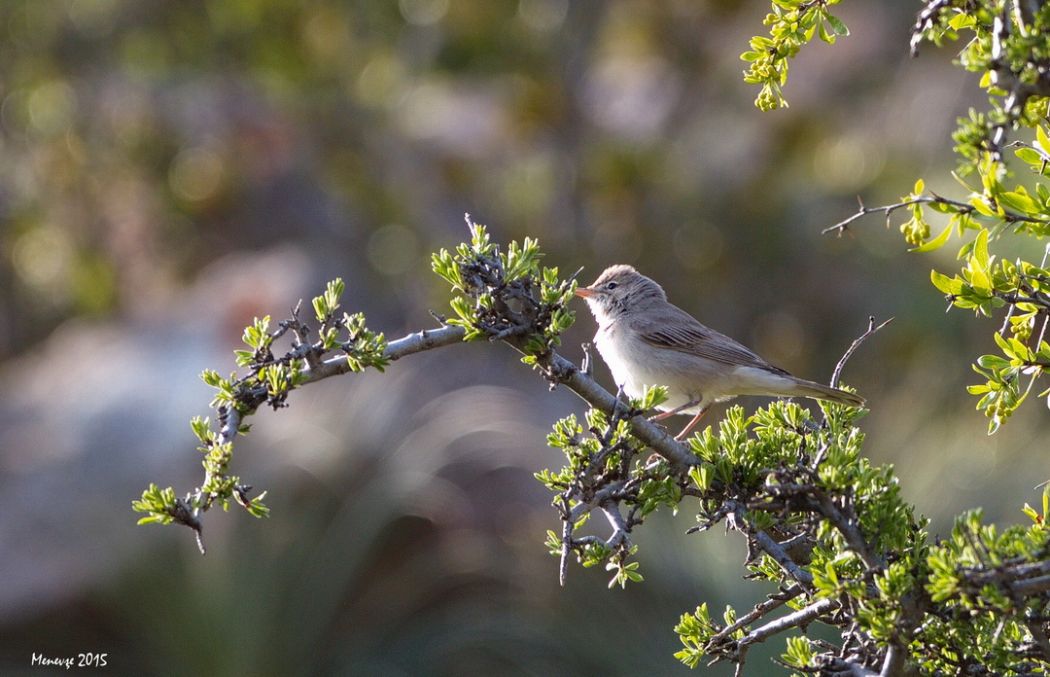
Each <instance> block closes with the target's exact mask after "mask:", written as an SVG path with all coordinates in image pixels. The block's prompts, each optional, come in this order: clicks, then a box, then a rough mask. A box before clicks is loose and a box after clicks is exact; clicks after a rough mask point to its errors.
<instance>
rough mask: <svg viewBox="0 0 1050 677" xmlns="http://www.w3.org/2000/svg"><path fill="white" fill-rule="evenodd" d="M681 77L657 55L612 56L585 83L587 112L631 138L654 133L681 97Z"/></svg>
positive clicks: (601, 124)
mask: <svg viewBox="0 0 1050 677" xmlns="http://www.w3.org/2000/svg"><path fill="white" fill-rule="evenodd" d="M679 80H680V79H679V77H678V76H677V75H676V74H675V73H674V72H673V71H672V70H671V69H669V68H668V67H667V64H666V63H664V62H663V60H661V59H658V58H656V57H636V56H626V55H625V56H616V57H612V58H609V59H607V60H605V61H604V62H602V63H601V64H599V65H598V67H597V68H596V69H594V72H593V75H591V76H590V77H589V78H588V80H587V82H586V84H585V90H584V101H585V102H586V110H587V113H588V115H589V116H590V117H591V119H593V120H594V121H595V122H596V123H597V124H599V125H600V126H602V127H605V128H606V129H608V130H610V131H613V132H616V133H619V134H621V135H623V136H626V137H628V138H632V139H646V138H650V137H653V136H655V135H657V134H659V132H660V130H661V128H662V126H663V124H664V121H665V120H666V119H667V116H668V115H669V114H670V112H671V110H672V109H673V108H674V104H675V102H676V101H677V100H678V95H679V91H680V89H681V86H680V82H679Z"/></svg>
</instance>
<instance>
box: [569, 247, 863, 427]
mask: <svg viewBox="0 0 1050 677" xmlns="http://www.w3.org/2000/svg"><path fill="white" fill-rule="evenodd" d="M575 294H576V296H579V297H581V298H583V299H584V300H585V301H586V302H587V305H588V307H589V308H590V310H591V313H592V314H593V315H594V318H595V320H597V322H598V332H597V333H596V334H595V336H594V343H595V345H596V346H597V348H598V352H599V354H601V356H602V359H603V360H604V361H605V363H606V364H607V365H608V366H609V369H610V371H612V375H613V378H614V379H615V380H616V384H617V385H618V386H620V387H622V388H623V391H624V392H625V393H626V394H627V395H628V396H630V397H633V398H640V397H642V396H643V394H644V393H645V389H646V387H647V386H652V385H662V386H666V387H667V396H668V397H667V400H666V401H664V402H663V403H662V404H660V405H659V406H657V407H656V409H657V411H659V412H661V413H659V414H657V415H655V416H653V417H652V420H663V419H665V418H668V417H670V416H673V415H675V414H692V415H693V418H692V420H691V421H690V422H689V423H688V424H687V425H686V426H685V428H683V429H682V432H680V433H678V435H677V436H676V437H675V439H678V440H683V439H685V437H686V436H687V435H688V434H689V433H690V432H691V431H692V430H693V428H695V427H696V425H697V424H698V423H699V422H700V419H701V418H702V417H703V415H704V414H705V413H706V412H707V410H708V408H710V406H711V405H712V404H713V403H715V402H723V401H726V400H731V399H733V398H734V397H736V396H738V395H765V396H774V397H796V396H798V397H809V398H812V399H816V400H826V401H829V402H838V403H840V404H845V405H849V406H851V407H862V406H864V402H865V400H864V398H863V397H861V396H860V395H856V394H854V393H851V392H847V391H845V390H840V389H838V388H832V387H829V386H826V385H823V384H820V383H816V382H814V381H807V380H805V379H801V378H798V377H797V376H792V375H791V374H790V373H788V372H787V371H785V370H783V369H781V368H780V367H775V366H773V365H772V364H770V363H769V362H767V361H766V360H765V359H763V358H762V357H759V356H758V354H756V353H755V352H754V351H752V350H751V349H749V348H746V347H744V346H743V345H742V344H740V343H738V342H737V341H735V340H733V339H731V338H729V337H728V336H726V335H725V334H721V333H719V332H717V331H715V330H714V329H711V328H709V327H706V326H704V325H703V324H700V322H699V321H697V320H696V319H695V318H694V317H693V316H692V315H690V314H689V313H687V312H686V311H684V310H682V309H681V308H679V307H677V306H675V305H674V304H672V303H670V302H669V301H668V300H667V294H666V293H665V292H664V290H663V287H661V286H660V285H659V284H658V283H657V282H656V281H655V280H653V279H652V278H649V277H646V276H645V275H642V274H641V273H639V272H638V271H637V270H635V269H634V267H632V266H629V265H624V264H617V265H614V266H610V267H608V268H606V269H605V270H604V271H603V272H602V274H601V275H599V276H598V279H596V280H595V281H594V282H593V283H591V285H590V286H587V287H578V288H577V289H576V291H575Z"/></svg>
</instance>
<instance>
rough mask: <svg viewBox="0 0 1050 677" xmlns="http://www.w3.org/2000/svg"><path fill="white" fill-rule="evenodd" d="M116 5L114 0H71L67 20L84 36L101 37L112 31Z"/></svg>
mask: <svg viewBox="0 0 1050 677" xmlns="http://www.w3.org/2000/svg"><path fill="white" fill-rule="evenodd" d="M116 7H117V2H116V0H73V2H71V3H70V5H69V20H70V21H72V22H73V25H74V26H76V29H77V31H79V32H80V34H81V35H84V36H85V37H89V38H99V37H103V36H105V35H109V34H110V33H111V32H112V31H113V23H114V21H113V17H114V10H115V9H116Z"/></svg>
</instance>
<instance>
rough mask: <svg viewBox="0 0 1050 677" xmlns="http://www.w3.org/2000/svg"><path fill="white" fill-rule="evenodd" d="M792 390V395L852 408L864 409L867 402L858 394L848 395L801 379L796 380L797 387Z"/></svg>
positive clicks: (836, 389) (842, 391) (843, 391)
mask: <svg viewBox="0 0 1050 677" xmlns="http://www.w3.org/2000/svg"><path fill="white" fill-rule="evenodd" d="M792 390H793V392H792V393H791V394H792V395H799V396H802V397H812V398H813V399H815V400H828V401H829V402H838V403H839V404H847V405H849V406H851V407H863V406H864V401H865V400H864V398H863V397H861V396H860V395H857V394H856V393H848V392H846V391H845V390H839V389H838V388H829V387H828V386H826V385H822V384H820V383H814V382H813V381H806V380H804V379H801V378H797V379H795V387H794V388H793V389H792Z"/></svg>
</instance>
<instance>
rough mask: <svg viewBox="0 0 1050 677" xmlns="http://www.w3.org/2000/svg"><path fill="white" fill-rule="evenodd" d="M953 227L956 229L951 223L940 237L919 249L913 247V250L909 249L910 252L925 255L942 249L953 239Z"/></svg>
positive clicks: (920, 246)
mask: <svg viewBox="0 0 1050 677" xmlns="http://www.w3.org/2000/svg"><path fill="white" fill-rule="evenodd" d="M953 227H954V224H951V223H949V224H948V226H947V227H946V228H945V229H944V230H942V231H941V234H940V235H938V236H937V237H935V238H933V239H932V240H929V241H927V242H925V243H923V244H921V245H919V246H918V247H913V248H911V249H909V250H908V251H912V252H919V253H924V252H932V251H934V250H935V249H940V248H941V247H943V246H944V245H945V243H946V242H948V238H949V237H951V234H952V228H953Z"/></svg>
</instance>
